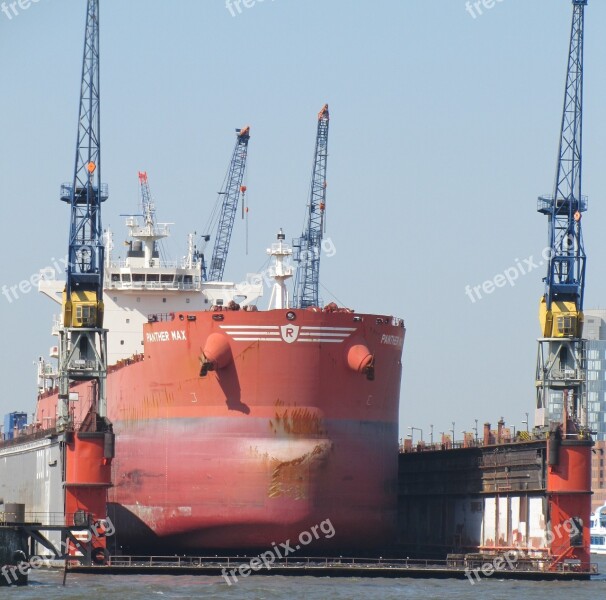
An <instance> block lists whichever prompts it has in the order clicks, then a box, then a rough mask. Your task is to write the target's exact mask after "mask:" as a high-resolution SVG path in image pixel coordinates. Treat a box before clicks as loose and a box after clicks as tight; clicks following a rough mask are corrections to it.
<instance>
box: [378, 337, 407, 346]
mask: <svg viewBox="0 0 606 600" xmlns="http://www.w3.org/2000/svg"><path fill="white" fill-rule="evenodd" d="M381 344H388V345H390V346H398V347H401V346H403V345H404V338H403V337H401V336H399V335H387V334H383V335H382V336H381Z"/></svg>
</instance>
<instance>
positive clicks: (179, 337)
mask: <svg viewBox="0 0 606 600" xmlns="http://www.w3.org/2000/svg"><path fill="white" fill-rule="evenodd" d="M145 339H146V341H147V342H169V341H173V342H180V341H185V340H187V335H186V334H185V331H183V330H181V331H154V332H152V333H146V334H145Z"/></svg>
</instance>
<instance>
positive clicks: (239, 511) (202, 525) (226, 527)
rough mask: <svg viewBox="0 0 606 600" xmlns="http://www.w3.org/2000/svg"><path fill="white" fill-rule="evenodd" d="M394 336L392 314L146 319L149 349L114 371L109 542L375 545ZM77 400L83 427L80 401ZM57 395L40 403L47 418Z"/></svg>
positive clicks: (383, 500) (387, 482)
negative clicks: (325, 530) (309, 539)
mask: <svg viewBox="0 0 606 600" xmlns="http://www.w3.org/2000/svg"><path fill="white" fill-rule="evenodd" d="M287 313H289V314H288V316H287ZM293 316H294V319H293ZM288 317H290V319H289V318H288ZM404 331H405V330H404V328H403V324H402V323H401V322H396V321H394V320H393V319H392V318H391V317H384V316H375V315H357V314H354V313H351V312H332V313H326V312H314V311H311V310H298V311H286V310H274V311H268V312H253V311H250V312H245V311H222V312H194V313H189V314H187V313H183V314H176V315H171V316H170V318H169V319H168V320H158V321H156V322H151V323H149V324H148V325H146V326H145V327H144V332H143V336H144V355H143V356H142V357H138V359H137V360H134V361H126V362H125V363H124V364H120V365H116V366H115V367H113V368H112V369H110V373H109V374H108V417H109V419H110V420H111V421H112V423H113V425H114V431H115V433H116V457H115V459H114V461H113V465H112V469H113V484H114V487H113V489H112V490H110V493H109V499H110V511H109V515H110V517H112V519H113V520H114V524H115V527H116V536H115V541H116V543H117V544H118V545H119V546H122V547H123V549H125V550H126V549H129V550H130V551H134V550H149V549H150V548H151V547H152V545H153V544H154V542H158V543H159V545H160V547H162V548H163V549H164V550H167V549H171V550H175V551H176V550H181V549H182V550H184V551H191V550H194V549H195V550H202V549H216V550H225V551H230V550H240V549H253V548H260V549H264V548H268V547H270V545H271V543H272V542H276V543H279V542H281V541H283V540H287V539H296V538H297V537H298V535H299V534H300V533H301V532H302V531H305V530H309V529H310V528H311V527H313V526H314V525H317V524H319V523H321V522H322V521H325V520H327V519H329V520H330V522H331V524H332V526H333V527H334V531H335V534H334V535H333V536H331V537H330V538H327V537H326V538H324V537H323V538H321V539H318V540H316V541H314V544H313V545H312V546H310V548H309V551H310V552H311V553H315V552H323V551H331V552H332V551H335V550H338V549H343V550H347V551H348V552H350V553H351V552H356V551H360V552H361V551H369V550H372V549H378V548H385V547H386V546H387V545H389V543H390V542H391V540H392V539H393V535H394V531H395V523H396V492H397V489H396V487H397V486H396V483H397V455H398V406H399V391H400V378H401V353H402V345H403V341H404ZM203 367H205V368H203ZM74 391H78V392H79V398H80V401H79V402H77V403H74V408H73V410H74V411H75V412H74V419H75V421H76V422H78V420H79V419H83V418H84V416H85V414H86V412H87V411H88V408H89V407H88V405H87V400H86V398H87V397H88V394H87V393H86V388H85V387H84V386H77V387H76V388H74ZM56 400H57V398H56V395H54V394H51V395H47V396H46V397H43V398H41V399H40V401H39V406H38V418H39V420H40V421H41V422H43V418H44V415H46V416H48V415H54V414H55V409H54V407H55V405H56Z"/></svg>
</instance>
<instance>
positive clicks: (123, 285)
mask: <svg viewBox="0 0 606 600" xmlns="http://www.w3.org/2000/svg"><path fill="white" fill-rule="evenodd" d="M105 287H106V289H110V290H179V291H199V290H201V289H202V282H201V281H195V282H193V283H184V282H182V281H178V282H175V281H108V282H106V284H105Z"/></svg>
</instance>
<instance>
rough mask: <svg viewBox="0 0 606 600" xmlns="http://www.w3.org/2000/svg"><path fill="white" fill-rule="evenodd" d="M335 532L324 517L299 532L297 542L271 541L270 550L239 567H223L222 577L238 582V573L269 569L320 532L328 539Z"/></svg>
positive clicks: (240, 574)
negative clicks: (306, 529)
mask: <svg viewBox="0 0 606 600" xmlns="http://www.w3.org/2000/svg"><path fill="white" fill-rule="evenodd" d="M318 530H319V531H318ZM335 533H336V532H335V528H334V527H333V524H332V523H331V521H330V519H326V520H324V521H322V522H321V523H320V524H319V525H314V526H313V527H312V528H311V529H310V530H309V531H303V532H301V533H300V534H299V537H298V540H297V541H298V543H297V542H291V541H290V540H286V541H285V542H283V543H281V544H276V543H275V542H272V544H271V545H272V549H271V550H268V551H267V552H263V553H262V554H259V556H256V557H255V558H251V559H250V561H249V562H248V563H242V564H241V565H240V566H239V567H235V568H233V569H231V570H230V571H228V570H227V569H226V568H223V569H222V570H221V574H222V577H223V579H225V581H226V582H227V585H232V584H233V583H237V582H238V575H239V576H240V577H248V576H249V575H250V574H251V573H253V572H255V571H260V570H261V569H267V570H268V571H270V570H271V568H272V566H273V564H274V562H276V560H279V559H283V558H286V557H287V556H289V555H290V554H294V553H295V552H297V551H298V550H301V548H302V547H304V546H307V545H309V544H311V543H312V542H313V541H314V540H318V539H320V534H323V536H324V538H325V539H330V538H332V537H334V535H335Z"/></svg>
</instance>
